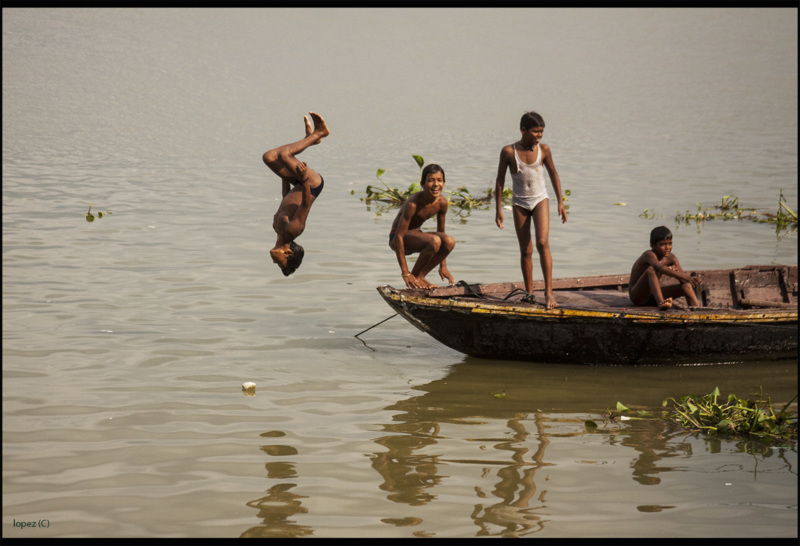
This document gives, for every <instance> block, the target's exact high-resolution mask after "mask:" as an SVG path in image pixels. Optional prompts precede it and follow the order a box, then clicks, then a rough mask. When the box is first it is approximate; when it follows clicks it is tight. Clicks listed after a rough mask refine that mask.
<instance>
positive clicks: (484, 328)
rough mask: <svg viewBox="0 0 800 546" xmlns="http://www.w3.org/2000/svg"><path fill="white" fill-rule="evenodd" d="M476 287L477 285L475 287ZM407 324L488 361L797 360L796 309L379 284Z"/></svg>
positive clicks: (458, 349)
mask: <svg viewBox="0 0 800 546" xmlns="http://www.w3.org/2000/svg"><path fill="white" fill-rule="evenodd" d="M478 286H479V285H478ZM378 292H379V293H380V294H381V296H382V297H383V298H384V300H385V301H386V302H387V303H388V304H389V305H390V306H391V307H392V308H393V309H394V310H395V311H396V312H397V313H399V314H400V315H401V316H403V317H404V318H405V319H406V320H408V321H409V322H410V323H411V324H413V325H414V326H416V327H417V328H419V329H420V330H422V331H423V332H425V333H427V334H429V335H430V336H432V337H433V338H435V339H436V340H437V341H439V342H441V343H442V344H444V345H446V346H448V347H450V348H452V349H455V350H456V351H459V352H462V353H465V354H468V355H471V356H476V357H481V358H487V359H502V360H523V361H528V362H550V363H571V364H588V365H598V364H603V365H631V364H692V363H712V362H734V361H744V360H776V359H784V358H797V351H798V345H797V326H798V325H797V308H796V306H795V307H794V308H793V309H792V308H791V306H784V307H783V308H779V309H749V310H730V309H713V308H709V309H691V310H690V309H683V310H679V309H673V310H670V311H669V312H661V311H658V310H657V309H655V308H643V307H631V308H630V309H628V308H608V309H602V308H599V309H598V308H596V309H578V308H573V309H565V308H559V309H553V310H546V309H544V307H543V306H541V305H524V304H508V303H505V302H500V303H497V302H491V301H484V300H481V299H476V298H459V297H450V298H448V297H430V296H429V295H426V294H425V293H424V292H422V291H416V290H397V289H394V288H392V287H390V286H380V287H378Z"/></svg>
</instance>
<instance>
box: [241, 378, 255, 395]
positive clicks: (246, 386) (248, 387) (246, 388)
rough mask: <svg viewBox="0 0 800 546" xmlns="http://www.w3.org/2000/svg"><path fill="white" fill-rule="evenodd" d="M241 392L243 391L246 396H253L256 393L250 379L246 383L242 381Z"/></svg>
mask: <svg viewBox="0 0 800 546" xmlns="http://www.w3.org/2000/svg"><path fill="white" fill-rule="evenodd" d="M242 392H244V393H245V394H246V395H247V396H253V395H255V393H256V384H255V383H253V382H252V381H248V382H247V383H242Z"/></svg>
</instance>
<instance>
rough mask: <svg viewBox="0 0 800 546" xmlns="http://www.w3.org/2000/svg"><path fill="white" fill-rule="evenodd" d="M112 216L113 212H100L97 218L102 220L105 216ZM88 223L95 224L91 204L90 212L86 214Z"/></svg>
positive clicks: (90, 205)
mask: <svg viewBox="0 0 800 546" xmlns="http://www.w3.org/2000/svg"><path fill="white" fill-rule="evenodd" d="M109 214H111V211H107V212H98V213H97V217H98V218H102V217H103V216H108V215H109ZM86 221H87V222H94V214H92V204H91V203H89V210H88V211H87V212H86Z"/></svg>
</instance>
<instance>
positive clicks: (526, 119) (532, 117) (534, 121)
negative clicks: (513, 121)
mask: <svg viewBox="0 0 800 546" xmlns="http://www.w3.org/2000/svg"><path fill="white" fill-rule="evenodd" d="M531 127H541V128H542V129H544V118H543V117H542V116H540V115H539V114H537V113H536V112H525V113H524V114H522V119H520V120H519V128H520V129H522V130H523V131H527V130H528V129H530V128H531Z"/></svg>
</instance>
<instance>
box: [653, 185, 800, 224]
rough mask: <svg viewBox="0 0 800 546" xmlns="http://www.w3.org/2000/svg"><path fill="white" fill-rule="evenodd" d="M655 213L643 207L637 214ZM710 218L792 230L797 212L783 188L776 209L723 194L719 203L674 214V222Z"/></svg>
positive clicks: (708, 219) (698, 204) (699, 220)
mask: <svg viewBox="0 0 800 546" xmlns="http://www.w3.org/2000/svg"><path fill="white" fill-rule="evenodd" d="M655 216H656V215H655V213H654V212H653V211H651V210H650V209H644V212H643V213H642V214H640V215H639V217H640V218H647V219H650V218H655ZM711 220H723V221H727V220H749V221H751V222H758V223H768V224H774V225H775V229H776V230H777V231H782V230H789V231H794V230H796V229H797V213H796V212H794V211H793V210H792V209H790V208H789V206H788V205H787V204H786V200H785V198H784V196H783V190H781V191H780V196H779V197H778V211H777V212H776V213H774V214H773V213H771V212H758V211H757V210H756V209H754V208H745V207H741V206H740V205H739V198H738V197H737V196H735V195H723V196H722V201H721V202H720V204H719V205H716V206H713V207H708V208H703V206H702V205H701V204H700V203H697V212H694V213H692V212H690V211H688V210H687V211H686V212H685V213H681V212H678V213H676V214H675V222H676V223H677V224H681V223H685V224H689V223H690V222H692V221H694V222H696V223H698V224H699V223H702V222H706V221H711Z"/></svg>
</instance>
